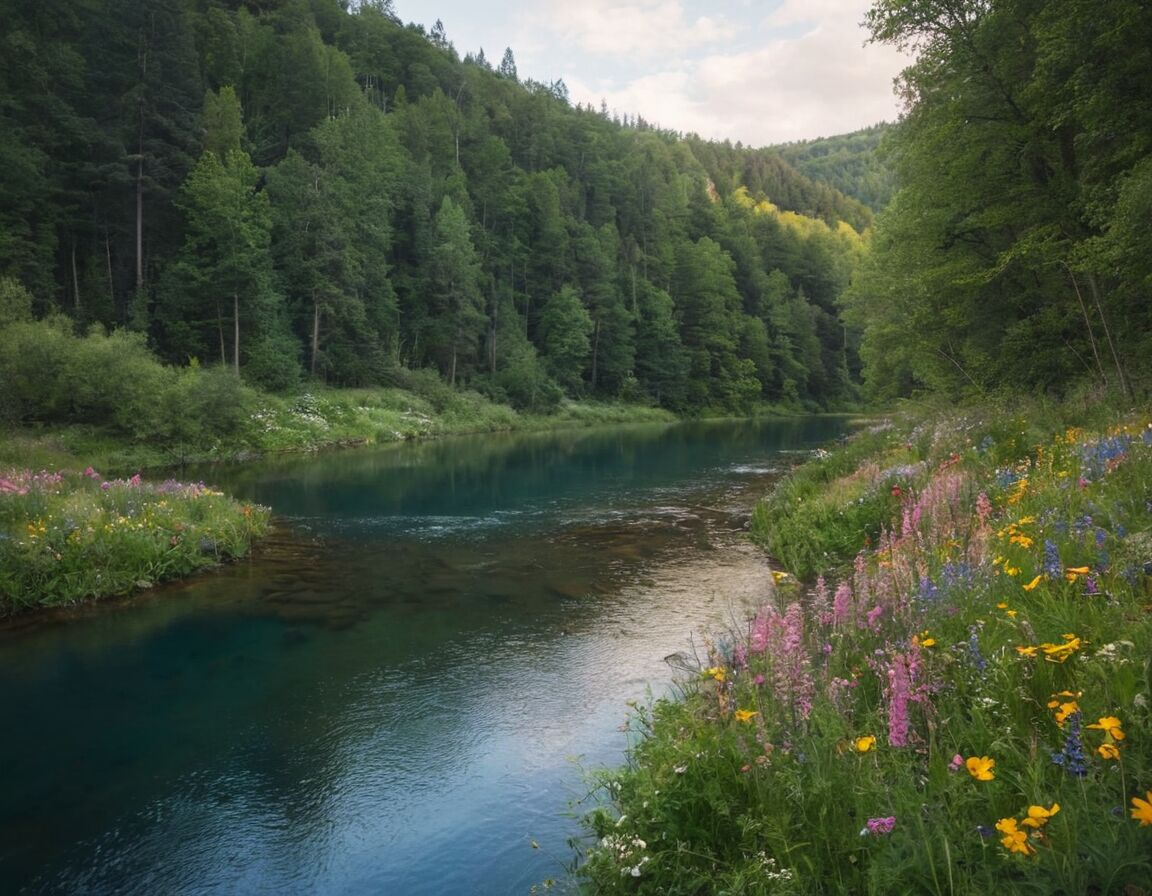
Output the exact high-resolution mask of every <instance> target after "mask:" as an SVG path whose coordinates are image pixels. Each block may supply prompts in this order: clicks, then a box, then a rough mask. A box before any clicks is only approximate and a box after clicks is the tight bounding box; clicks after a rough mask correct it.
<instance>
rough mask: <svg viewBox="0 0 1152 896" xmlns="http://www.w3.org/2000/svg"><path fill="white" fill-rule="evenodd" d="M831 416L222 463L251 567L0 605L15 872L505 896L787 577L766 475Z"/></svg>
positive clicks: (165, 890)
mask: <svg viewBox="0 0 1152 896" xmlns="http://www.w3.org/2000/svg"><path fill="white" fill-rule="evenodd" d="M844 425H845V423H844V421H843V420H842V419H835V418H803V419H797V420H790V421H783V422H781V421H774V422H748V421H743V422H716V423H695V424H675V425H655V426H647V425H646V426H637V427H617V428H612V429H605V430H589V431H579V432H563V433H549V434H532V435H515V436H507V435H505V436H484V437H468V438H457V439H447V440H443V441H439V442H430V443H423V444H411V445H399V446H391V447H387V448H380V449H358V450H355V451H348V452H342V453H335V454H328V455H321V456H316V457H307V458H294V459H291V460H282V461H275V462H271V461H269V462H261V463H259V464H250V465H246V466H243V467H237V468H233V469H223V468H218V469H214V470H212V471H210V472H208V473H206V474H205V475H206V476H207V477H208V478H209V479H210V481H215V482H216V483H217V484H219V485H221V486H222V487H224V488H226V489H227V490H229V491H231V492H233V493H235V494H237V495H240V496H243V497H245V498H249V499H253V500H256V501H259V502H262V503H266V504H269V505H271V506H272V507H273V508H274V509H275V511H276V514H277V516H276V531H275V533H274V534H273V536H272V537H270V538H269V539H268V540H267V542H266V543H264V544H263V545H261V546H260V548H259V549H258V551H257V552H256V553H255V556H254V557H253V558H252V559H251V560H248V561H244V562H241V563H237V564H233V565H231V566H228V567H225V568H222V569H220V570H218V571H215V572H212V573H210V574H208V575H206V576H204V577H202V578H200V579H197V580H196V581H195V582H192V583H184V584H180V585H175V586H170V587H166V588H161V589H158V590H156V591H152V592H149V593H147V594H144V595H139V596H136V597H133V598H131V599H128V600H123V601H118V602H114V603H111V604H103V605H100V606H95V607H87V608H82V609H78V610H75V611H71V612H69V613H67V614H63V615H59V616H53V617H51V618H49V619H41V620H37V621H35V622H31V623H30V622H28V621H21V622H18V623H17V624H12V623H9V624H8V625H7V626H5V627H4V628H0V720H2V725H3V728H2V729H0V730H2V731H3V736H0V893H30V894H31V893H37V894H39V893H52V894H57V893H59V894H140V896H157V894H165V896H166V894H173V896H190V894H198V896H199V894H205V896H206V894H213V896H215V894H220V896H223V894H249V893H251V894H403V896H409V894H516V893H528V892H529V891H530V889H531V888H532V886H533V884H538V883H540V882H542V881H544V880H545V879H547V878H559V879H561V881H562V882H561V884H560V886H559V889H560V890H561V891H567V890H570V889H571V884H570V883H568V884H565V883H564V882H563V879H564V877H565V868H566V866H567V865H569V864H570V862H571V860H572V852H571V850H570V848H569V838H572V837H577V836H580V833H581V832H580V827H579V824H578V822H577V820H576V817H577V816H578V815H579V814H580V813H581V812H582V811H584V810H585V809H586V808H587V807H588V805H589V803H588V802H587V801H586V797H587V790H588V787H587V785H586V783H585V782H586V780H587V779H586V770H587V769H590V768H595V767H602V766H613V765H617V764H619V763H620V762H621V761H622V759H623V755H624V750H625V747H626V737H627V736H626V734H625V733H623V732H622V731H621V727H622V723H623V722H624V721H625V719H626V717H627V712H628V709H627V705H626V703H627V701H629V700H646V699H648V696H649V695H652V694H655V695H659V694H662V693H665V692H666V691H667V689H668V688H669V686H670V684H671V683H672V682H673V681H674V678H675V674H676V673H675V671H674V667H675V666H677V665H680V663H679V662H677V661H676V658H675V657H673V661H672V662H668V661H667V658H669V655H674V654H678V655H679V656H680V658H684V657H685V655H690V654H691V653H692V651H693V649H694V647H693V645H696V647H699V645H700V644H701V635H702V633H707V632H718V631H722V630H723V629H725V628H727V627H729V626H732V625H735V624H739V623H740V621H741V620H743V619H744V618H745V617H746V615H747V613H748V611H749V608H751V607H752V606H754V605H755V602H756V601H758V600H761V599H763V598H764V597H765V596H766V595H767V594H768V593H769V591H770V588H771V585H770V576H769V574H768V566H767V563H766V561H765V560H764V558H763V557H762V556H761V555H760V554H759V553H758V552H757V551H755V550H754V549H753V548H751V547H750V546H749V545H748V543H747V541H746V533H745V531H744V525H745V524H746V521H747V516H748V512H749V510H750V508H751V506H752V504H753V503H754V501H755V499H756V498H757V497H758V496H759V495H761V494H763V492H764V491H766V490H767V489H768V488H770V486H771V483H772V481H773V479H774V478H775V477H776V476H777V475H778V471H779V470H780V469H781V468H783V467H785V466H786V465H787V463H788V459H789V453H791V452H799V451H805V450H809V449H811V448H813V447H815V446H817V445H819V444H822V443H824V442H826V441H828V440H829V439H831V438H834V437H835V436H837V435H838V434H840V433H841V432H842V431H843V428H844Z"/></svg>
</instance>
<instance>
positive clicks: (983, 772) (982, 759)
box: [964, 756, 996, 781]
mask: <svg viewBox="0 0 1152 896" xmlns="http://www.w3.org/2000/svg"><path fill="white" fill-rule="evenodd" d="M964 765H965V766H966V767H967V769H968V774H970V775H971V776H972V777H973V778H975V779H976V780H977V781H991V780H992V779H993V778H995V777H996V774H995V772H993V771H992V767H993V766H994V765H996V760H995V759H993V758H991V757H990V756H969V757H968V758H967V759H966V760H964Z"/></svg>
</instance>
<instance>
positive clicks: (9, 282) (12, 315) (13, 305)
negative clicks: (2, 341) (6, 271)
mask: <svg viewBox="0 0 1152 896" xmlns="http://www.w3.org/2000/svg"><path fill="white" fill-rule="evenodd" d="M31 319H32V293H30V292H28V290H26V289H25V288H24V287H23V286H22V285H21V284H20V283H19V282H18V281H16V280H14V279H13V278H12V277H0V327H3V326H6V325H8V324H14V323H20V322H22V321H29V320H31Z"/></svg>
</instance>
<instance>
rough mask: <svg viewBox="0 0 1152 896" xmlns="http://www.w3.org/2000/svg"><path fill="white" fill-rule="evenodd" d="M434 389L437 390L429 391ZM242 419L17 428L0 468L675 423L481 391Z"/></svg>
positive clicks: (613, 408)
mask: <svg viewBox="0 0 1152 896" xmlns="http://www.w3.org/2000/svg"><path fill="white" fill-rule="evenodd" d="M428 391H433V392H434V394H426V393H427V392H428ZM238 397H242V398H244V399H245V401H244V407H243V409H242V410H243V413H242V414H240V415H234V417H235V419H233V420H232V425H231V426H229V427H228V428H227V429H226V430H219V431H214V432H208V433H204V434H203V437H197V438H186V439H180V438H165V437H163V436H160V435H152V436H150V437H147V438H136V437H133V436H132V434H131V433H130V432H126V431H125V430H124V429H122V428H118V427H114V426H110V425H92V424H70V425H55V426H25V427H13V428H10V429H9V430H8V431H7V432H5V433H3V434H0V469H3V468H5V467H10V466H20V467H30V468H33V469H48V468H68V469H84V468H85V467H88V466H92V467H95V468H97V469H100V470H106V471H108V472H109V473H110V474H112V475H133V474H135V473H139V472H146V471H149V470H170V469H174V468H179V467H180V466H183V465H185V464H204V463H212V462H235V461H244V460H249V459H252V458H257V457H264V456H269V455H277V454H292V453H307V452H316V451H324V450H332V449H338V448H347V447H358V446H365V445H379V444H386V443H389V442H401V441H410V440H414V439H427V438H439V437H442V436H449V435H464V434H469V433H484V432H514V431H528V430H548V429H565V428H577V427H588V426H601V425H610V424H617V423H642V422H672V421H674V420H676V419H677V417H676V416H675V415H674V414H672V413H670V412H669V411H665V410H663V409H660V408H653V407H649V406H646V405H637V404H626V403H613V402H590V401H589V402H575V401H568V402H564V403H562V404H561V405H560V406H559V407H558V408H557V409H556V411H555V412H554V413H551V414H527V413H520V412H518V411H516V410H514V409H513V408H511V407H509V406H507V405H500V404H495V403H493V402H491V401H488V400H487V399H485V398H484V397H483V396H481V395H478V394H477V393H474V392H459V391H455V390H450V389H449V388H448V387H447V386H444V387H443V390H440V389H434V390H425V392H424V393H422V392H417V391H411V390H405V389H395V388H393V389H316V390H313V391H310V392H304V393H301V394H299V395H295V396H287V397H283V396H274V395H269V394H266V393H248V394H246V395H245V394H243V393H238Z"/></svg>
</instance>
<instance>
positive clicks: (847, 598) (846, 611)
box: [832, 580, 853, 626]
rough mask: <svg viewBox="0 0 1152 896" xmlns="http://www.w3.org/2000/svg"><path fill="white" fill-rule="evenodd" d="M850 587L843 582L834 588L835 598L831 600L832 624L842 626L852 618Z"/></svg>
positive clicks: (846, 582)
mask: <svg viewBox="0 0 1152 896" xmlns="http://www.w3.org/2000/svg"><path fill="white" fill-rule="evenodd" d="M852 610H853V607H852V586H851V585H850V584H848V581H847V580H845V581H843V582H841V583H840V584H839V585H838V586H837V588H836V596H835V598H833V600H832V624H833V625H837V626H840V625H843V624H844V623H846V622H848V621H849V620H850V619H851V618H852V615H853V613H852Z"/></svg>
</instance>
